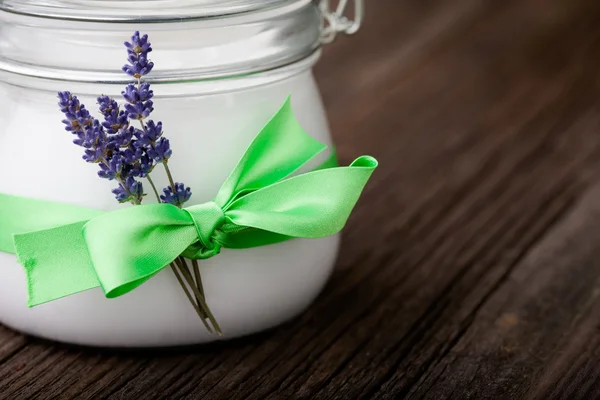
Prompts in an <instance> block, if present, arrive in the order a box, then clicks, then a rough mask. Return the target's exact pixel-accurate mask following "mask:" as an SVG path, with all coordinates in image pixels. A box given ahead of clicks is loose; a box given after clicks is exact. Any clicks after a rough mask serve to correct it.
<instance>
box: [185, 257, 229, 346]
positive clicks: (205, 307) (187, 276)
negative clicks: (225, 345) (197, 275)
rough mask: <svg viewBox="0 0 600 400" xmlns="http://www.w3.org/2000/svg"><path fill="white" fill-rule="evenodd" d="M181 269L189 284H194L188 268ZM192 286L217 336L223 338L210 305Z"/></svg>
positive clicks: (193, 286) (192, 286)
mask: <svg viewBox="0 0 600 400" xmlns="http://www.w3.org/2000/svg"><path fill="white" fill-rule="evenodd" d="M179 269H180V271H181V273H182V274H183V276H184V278H185V279H186V280H187V281H188V282H193V281H194V278H192V275H191V274H190V271H188V270H187V269H186V268H181V266H180V267H179ZM190 286H191V289H192V291H193V292H194V294H195V295H196V298H197V299H198V300H199V301H200V303H201V306H202V308H204V311H206V314H207V316H208V319H209V320H210V322H211V324H212V326H213V328H214V329H215V332H216V333H217V335H219V336H223V332H222V331H221V327H220V326H219V323H218V322H217V320H216V318H215V316H214V315H213V313H212V312H211V311H210V308H209V307H208V304H206V299H205V298H204V296H203V295H202V294H201V293H200V292H199V291H198V288H197V287H196V286H195V285H193V284H190Z"/></svg>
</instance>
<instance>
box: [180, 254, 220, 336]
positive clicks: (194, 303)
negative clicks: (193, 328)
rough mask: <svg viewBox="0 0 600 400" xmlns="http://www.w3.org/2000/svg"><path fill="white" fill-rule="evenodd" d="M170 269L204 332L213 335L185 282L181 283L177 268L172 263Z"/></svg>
mask: <svg viewBox="0 0 600 400" xmlns="http://www.w3.org/2000/svg"><path fill="white" fill-rule="evenodd" d="M171 269H172V270H173V273H174V274H175V277H177V281H178V282H179V284H180V285H181V287H182V288H183V291H184V292H185V295H186V296H187V298H188V300H189V301H190V303H191V304H192V306H193V307H194V310H196V313H197V314H198V316H199V317H200V319H201V320H202V323H203V324H204V326H205V327H206V330H208V332H210V333H213V331H212V329H211V328H210V326H209V325H208V323H206V319H205V318H204V317H203V316H202V311H201V310H200V307H198V305H197V304H196V302H195V301H194V298H193V297H192V295H191V294H190V291H189V290H188V288H187V286H185V282H183V279H181V275H180V274H179V272H178V271H177V268H176V266H175V264H174V263H171Z"/></svg>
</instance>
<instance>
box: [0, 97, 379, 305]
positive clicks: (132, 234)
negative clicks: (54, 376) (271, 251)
mask: <svg viewBox="0 0 600 400" xmlns="http://www.w3.org/2000/svg"><path fill="white" fill-rule="evenodd" d="M325 149H326V146H325V145H323V144H322V143H319V142H318V141H316V140H315V139H313V138H311V137H310V136H308V135H307V134H306V133H305V132H304V131H303V130H302V128H301V127H300V125H299V124H298V122H297V121H296V119H295V117H294V115H293V113H292V109H291V105H290V101H289V99H288V101H286V103H285V104H284V106H283V107H282V108H281V109H280V110H279V111H278V112H277V114H276V115H275V116H274V117H273V118H272V119H271V120H270V121H269V123H268V124H267V125H266V126H265V128H263V130H262V131H261V132H260V134H259V135H258V136H257V137H256V138H255V139H254V141H253V142H252V144H251V145H250V147H249V148H248V150H247V151H246V153H245V154H244V156H243V157H242V159H241V160H240V162H239V163H238V165H237V166H236V168H235V170H234V171H233V173H232V174H231V175H230V176H229V178H228V179H227V180H226V181H225V183H224V184H223V186H222V187H221V189H220V190H219V192H218V193H217V195H216V197H215V199H214V200H213V201H210V202H208V203H205V204H199V205H194V206H191V207H188V208H185V209H180V208H178V207H175V206H173V205H170V204H149V205H140V206H135V207H127V208H123V209H119V210H117V211H112V212H103V211H99V210H94V209H88V208H83V207H76V206H73V205H65V204H59V203H54V202H48V201H42V200H35V199H30V198H24V197H17V196H10V195H6V194H0V251H3V252H7V253H14V254H16V255H17V258H18V261H19V262H20V263H21V264H23V266H24V267H25V271H26V275H27V282H28V292H29V306H30V307H32V306H35V305H38V304H42V303H45V302H48V301H52V300H56V299H59V298H61V297H64V296H68V295H71V294H74V293H78V292H81V291H84V290H87V289H91V288H94V287H97V286H101V287H102V289H103V290H104V293H105V294H106V296H107V297H109V298H114V297H117V296H121V295H123V294H125V293H128V292H130V291H132V290H134V289H135V288H137V287H138V286H139V285H141V284H142V283H144V282H145V281H147V280H148V279H150V278H151V277H153V276H154V275H156V274H157V273H158V272H159V271H161V270H162V269H163V268H164V267H166V266H168V265H169V264H170V263H171V262H172V261H173V260H175V259H176V258H177V257H178V256H180V255H183V256H185V257H188V258H191V259H205V258H209V257H213V256H215V255H217V254H218V253H219V251H220V250H221V248H223V247H225V248H232V249H244V248H250V247H256V246H264V245H268V244H272V243H278V242H281V241H284V240H288V239H291V238H320V237H325V236H329V235H333V234H335V233H337V232H339V231H340V230H341V229H342V228H343V227H344V225H345V223H346V220H347V219H348V216H349V215H350V212H351V211H352V209H353V208H354V206H355V204H356V202H357V201H358V198H359V196H360V193H361V192H362V190H363V188H364V186H365V184H366V183H367V181H368V180H369V178H370V176H371V174H372V173H373V171H374V169H375V168H376V167H377V161H376V160H375V159H374V158H372V157H369V156H363V157H360V158H358V159H357V160H356V161H354V162H353V163H352V164H350V166H348V167H337V168H334V167H332V163H335V159H334V158H332V159H330V161H329V162H328V163H326V165H323V166H321V167H320V168H318V169H317V170H314V171H311V172H308V173H305V174H300V175H294V173H295V172H296V171H297V170H298V169H299V168H301V167H302V166H303V165H304V164H306V163H307V162H308V161H309V160H311V159H312V158H313V157H314V156H316V155H317V154H319V153H320V152H322V151H323V150H325Z"/></svg>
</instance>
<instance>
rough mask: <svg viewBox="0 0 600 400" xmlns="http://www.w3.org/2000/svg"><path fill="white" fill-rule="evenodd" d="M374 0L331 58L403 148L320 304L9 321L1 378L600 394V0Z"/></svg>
mask: <svg viewBox="0 0 600 400" xmlns="http://www.w3.org/2000/svg"><path fill="white" fill-rule="evenodd" d="M367 6H368V13H367V16H368V18H367V22H366V26H365V29H364V30H363V31H362V32H361V33H360V34H359V35H357V36H356V37H353V38H342V39H340V40H338V41H337V42H336V43H335V44H333V45H332V46H330V47H329V48H327V49H326V51H325V55H324V58H323V60H322V62H321V63H320V64H319V65H318V67H317V69H316V75H317V79H318V80H319V83H320V86H321V88H322V90H323V97H324V100H325V103H326V106H327V108H328V112H329V114H330V117H331V122H332V128H333V132H334V136H335V138H336V141H337V143H338V150H339V152H340V156H341V158H342V160H344V161H349V160H351V159H353V158H354V157H355V156H356V155H358V154H361V153H370V154H373V155H375V156H377V157H378V158H379V159H380V161H381V165H382V166H381V168H380V170H379V171H378V173H377V175H376V177H375V180H374V181H373V182H372V184H370V186H369V187H368V188H367V190H366V192H365V195H364V198H363V199H362V200H361V202H360V203H359V206H358V208H357V210H356V212H355V214H354V215H353V217H352V219H351V221H350V222H349V225H348V228H347V230H346V231H345V233H344V242H343V249H342V253H341V255H340V259H339V261H338V266H337V268H336V271H335V274H334V277H333V279H332V281H331V282H330V284H329V285H328V286H327V288H326V289H325V291H324V292H323V294H322V295H321V297H320V298H319V300H318V301H317V302H316V303H315V304H314V305H313V306H312V307H311V308H310V310H309V311H307V312H306V313H305V314H304V315H302V316H301V317H299V318H297V319H296V320H295V321H293V322H291V323H289V324H287V325H285V326H282V327H280V328H277V329H275V330H272V331H270V332H266V333H263V334H260V335H256V336H254V337H250V338H245V339H242V340H237V341H233V342H230V343H225V344H219V345H216V346H203V347H194V348H185V349H170V350H169V349H167V350H161V351H136V352H123V351H113V350H99V349H85V348H77V347H69V346H63V345H57V344H53V343H48V342H45V341H41V340H37V339H32V338H26V337H23V336H21V335H19V334H17V333H14V332H10V331H9V330H7V329H5V328H0V399H11V400H13V399H51V398H64V399H70V398H90V399H97V398H111V399H130V398H143V399H154V398H157V399H158V398H190V399H196V398H207V399H286V398H291V399H354V398H373V399H397V398H417V399H418V398H435V399H438V398H440V399H441V398H461V399H462V398H476V399H484V398H494V399H496V398H510V399H516V398H529V399H548V398H568V399H578V398H581V399H590V398H596V397H600V394H599V393H598V376H599V374H600V370H599V369H598V367H597V363H596V362H595V361H596V359H597V357H596V355H597V354H599V352H600V350H599V349H600V348H599V346H600V331H599V329H598V326H600V325H599V324H600V297H599V294H600V268H599V263H600V261H598V260H600V257H599V255H600V254H599V252H600V239H598V238H599V237H600V235H599V233H600V232H598V231H599V229H600V228H599V227H600V183H598V172H599V169H598V162H597V160H598V156H599V155H600V133H599V132H600V113H599V109H598V98H599V97H598V94H599V90H598V78H597V76H598V73H597V68H598V65H600V63H599V61H600V42H599V38H600V4H598V3H597V2H594V1H591V0H573V1H567V0H520V1H517V0H512V1H511V0H506V1H502V2H491V1H489V2H482V1H476V0H456V1H453V2H447V1H442V0H430V1H408V0H377V1H371V2H369V3H368V4H367Z"/></svg>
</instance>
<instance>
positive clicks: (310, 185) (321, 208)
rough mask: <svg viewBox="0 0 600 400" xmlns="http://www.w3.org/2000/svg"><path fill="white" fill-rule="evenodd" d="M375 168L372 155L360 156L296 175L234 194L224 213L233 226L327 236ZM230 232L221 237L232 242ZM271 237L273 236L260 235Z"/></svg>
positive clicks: (340, 224) (339, 225)
mask: <svg viewBox="0 0 600 400" xmlns="http://www.w3.org/2000/svg"><path fill="white" fill-rule="evenodd" d="M376 167H377V161H376V160H375V159H374V158H372V157H369V156H363V157H360V158H358V159H357V160H355V161H354V162H353V163H352V164H351V165H350V166H349V167H340V168H327V169H322V170H317V171H312V172H309V173H306V174H303V175H298V176H295V177H292V178H289V179H286V180H284V181H280V182H278V183H276V184H274V185H271V186H268V187H266V188H263V189H260V190H257V191H255V192H252V193H250V194H247V195H246V196H244V197H241V198H239V199H238V200H236V201H235V202H233V203H232V204H231V207H230V208H228V209H227V210H226V211H225V216H226V218H227V219H228V221H229V222H230V223H232V224H234V225H237V226H241V227H246V228H256V229H259V230H263V231H268V232H272V233H274V234H279V235H285V236H290V237H301V238H320V237H325V236H330V235H333V234H336V233H337V232H339V231H340V230H341V229H342V228H343V227H344V225H345V224H346V221H347V220H348V217H349V216H350V213H351V212H352V209H353V208H354V206H355V205H356V202H357V201H358V198H359V196H360V194H361V192H362V190H363V188H364V186H365V185H366V184H367V182H368V180H369V178H370V177H371V174H372V173H373V171H374V170H375V168H376ZM224 234H225V235H227V233H226V232H224ZM235 235H236V232H235V231H234V232H231V234H229V237H226V238H225V240H227V239H229V240H231V241H234V240H236V239H235ZM248 236H249V235H248ZM271 239H275V237H273V236H268V235H267V236H265V240H267V241H268V240H271ZM236 242H239V240H236Z"/></svg>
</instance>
